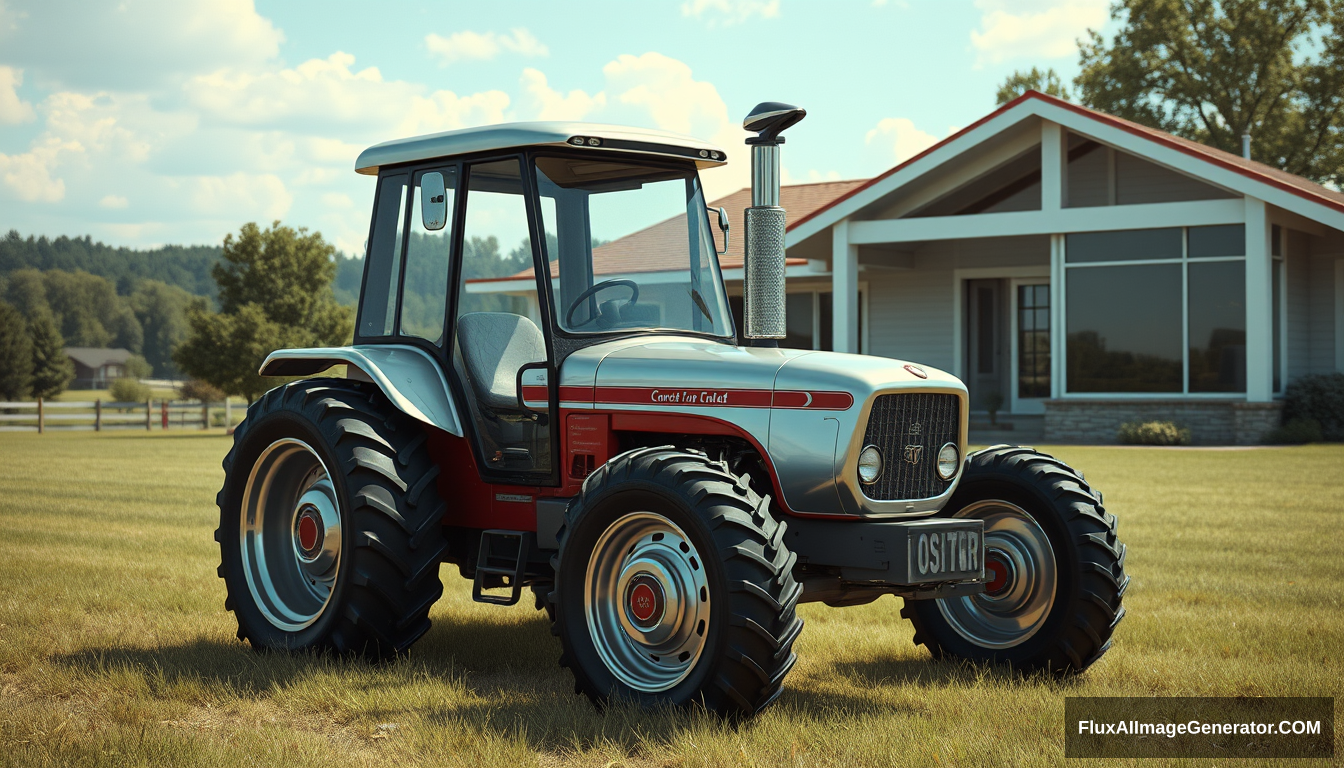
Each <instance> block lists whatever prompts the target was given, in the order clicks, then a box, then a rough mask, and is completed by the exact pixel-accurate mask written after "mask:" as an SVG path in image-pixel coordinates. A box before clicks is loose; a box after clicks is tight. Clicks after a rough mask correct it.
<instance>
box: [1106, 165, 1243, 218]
mask: <svg viewBox="0 0 1344 768" xmlns="http://www.w3.org/2000/svg"><path fill="white" fill-rule="evenodd" d="M1229 197H1235V195H1233V194H1231V193H1230V192H1224V191H1223V190H1221V189H1218V188H1217V187H1212V186H1209V185H1208V184H1205V183H1203V182H1200V181H1196V180H1195V179H1192V178H1190V177H1189V176H1186V175H1184V174H1181V173H1177V172H1175V171H1170V170H1167V169H1166V168H1163V167H1162V166H1160V165H1157V164H1155V163H1150V162H1148V161H1147V160H1143V159H1140V158H1138V157H1135V156H1134V155H1131V154H1129V153H1127V152H1116V153H1115V202H1116V204H1118V205H1135V204H1142V203H1175V202H1180V201H1182V200H1218V199H1223V198H1229Z"/></svg>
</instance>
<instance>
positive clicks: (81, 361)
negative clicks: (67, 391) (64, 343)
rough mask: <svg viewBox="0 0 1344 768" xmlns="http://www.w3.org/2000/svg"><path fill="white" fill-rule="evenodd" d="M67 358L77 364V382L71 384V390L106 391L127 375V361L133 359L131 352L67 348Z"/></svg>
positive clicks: (98, 348) (92, 348) (124, 350)
mask: <svg viewBox="0 0 1344 768" xmlns="http://www.w3.org/2000/svg"><path fill="white" fill-rule="evenodd" d="M65 356H66V357H68V358H70V361H71V362H72V363H74V364H75V380H74V381H72V382H70V388H71V389H106V388H107V387H108V385H110V384H111V383H112V382H113V381H115V380H117V379H120V378H122V377H124V376H125V375H126V361H127V360H130V359H131V351H130V350H129V349H104V348H101V347H66V348H65Z"/></svg>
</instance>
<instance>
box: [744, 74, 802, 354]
mask: <svg viewBox="0 0 1344 768" xmlns="http://www.w3.org/2000/svg"><path fill="white" fill-rule="evenodd" d="M806 116H807V110H804V109H801V108H799V107H795V106H793V105H792V104H782V103H780V102H777V101H766V102H763V103H761V104H757V105H756V108H755V109H753V110H751V114H749V115H747V117H746V119H745V120H743V121H742V127H743V128H744V129H746V130H748V131H754V132H756V135H755V136H753V137H751V138H749V139H747V145H748V146H750V147H751V207H750V208H748V209H746V212H745V213H746V225H747V237H746V256H745V258H746V269H745V273H746V274H745V282H746V284H745V286H744V287H745V290H744V292H743V295H744V296H745V303H746V306H745V308H744V312H743V314H744V315H745V316H746V322H747V328H746V337H747V339H748V341H747V343H748V344H750V345H751V346H754V347H774V346H778V342H777V341H776V340H777V339H782V338H784V335H785V317H784V227H785V216H784V209H783V208H781V207H780V205H779V145H780V144H783V143H784V137H783V136H780V135H779V134H780V133H782V132H783V131H784V129H785V128H788V127H789V126H791V125H793V124H794V123H796V122H798V121H799V120H802V119H803V118H804V117H806Z"/></svg>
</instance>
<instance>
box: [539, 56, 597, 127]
mask: <svg viewBox="0 0 1344 768" xmlns="http://www.w3.org/2000/svg"><path fill="white" fill-rule="evenodd" d="M520 84H521V85H522V87H523V93H525V94H527V96H528V98H529V100H530V103H529V104H528V106H529V107H530V109H531V112H532V116H533V117H534V118H536V119H537V120H584V119H586V118H587V117H588V116H589V115H591V114H593V112H595V111H597V110H600V109H602V108H603V107H605V106H606V105H607V94H606V93H603V92H601V91H599V92H598V93H597V94H595V95H592V96H589V95H588V93H587V92H585V91H581V90H578V89H575V90H572V91H570V92H569V93H567V94H565V93H560V92H559V91H556V90H552V89H551V87H550V85H548V84H547V82H546V75H545V74H543V73H542V72H540V71H538V70H535V69H532V68H530V67H529V68H527V69H524V70H523V77H522V79H521V81H520Z"/></svg>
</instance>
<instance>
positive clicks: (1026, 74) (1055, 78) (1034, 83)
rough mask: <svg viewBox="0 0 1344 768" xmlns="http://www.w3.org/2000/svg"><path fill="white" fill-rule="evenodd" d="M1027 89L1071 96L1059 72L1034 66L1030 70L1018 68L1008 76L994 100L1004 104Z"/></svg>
mask: <svg viewBox="0 0 1344 768" xmlns="http://www.w3.org/2000/svg"><path fill="white" fill-rule="evenodd" d="M1027 91H1040V92H1041V93H1048V94H1050V95H1051V96H1057V97H1059V98H1061V99H1067V98H1069V89H1068V88H1067V87H1066V86H1065V85H1064V83H1063V81H1061V80H1060V79H1059V73H1058V72H1056V71H1055V70H1054V69H1053V68H1050V69H1046V70H1044V71H1042V70H1040V69H1037V68H1036V67H1032V68H1031V69H1030V70H1018V71H1016V72H1014V73H1013V74H1011V75H1009V76H1008V79H1007V80H1004V81H1003V85H1000V86H999V91H998V93H996V94H995V95H994V102H995V103H996V104H998V105H999V106H1003V105H1004V104H1007V103H1008V102H1010V101H1012V100H1013V99H1016V98H1017V97H1018V96H1021V95H1022V94H1024V93H1026V92H1027Z"/></svg>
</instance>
